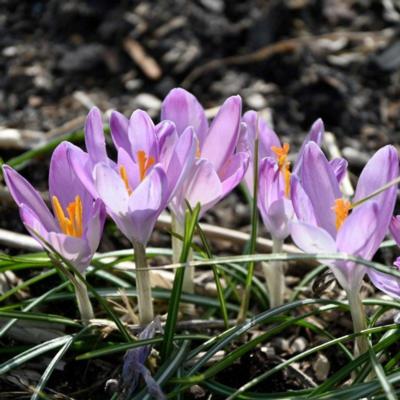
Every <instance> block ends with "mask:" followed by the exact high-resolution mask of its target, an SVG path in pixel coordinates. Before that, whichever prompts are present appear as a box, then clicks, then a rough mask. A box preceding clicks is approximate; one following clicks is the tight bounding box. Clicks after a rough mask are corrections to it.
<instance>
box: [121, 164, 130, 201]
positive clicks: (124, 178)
mask: <svg viewBox="0 0 400 400" xmlns="http://www.w3.org/2000/svg"><path fill="white" fill-rule="evenodd" d="M119 174H120V175H121V178H122V180H123V181H124V184H125V188H126V191H127V192H128V194H129V195H131V194H132V189H131V187H130V186H129V181H128V174H127V173H126V168H125V167H124V166H123V165H120V167H119Z"/></svg>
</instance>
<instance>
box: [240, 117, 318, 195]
mask: <svg viewBox="0 0 400 400" xmlns="http://www.w3.org/2000/svg"><path fill="white" fill-rule="evenodd" d="M242 121H243V123H245V124H246V128H247V129H245V130H242V134H241V136H240V140H239V144H238V148H239V149H240V150H241V151H246V152H248V153H249V154H250V163H249V164H250V165H249V168H248V169H247V172H246V174H245V178H244V181H245V183H246V185H247V188H248V190H249V192H250V193H252V192H253V171H254V167H253V160H254V142H255V139H256V135H257V134H258V139H259V144H258V160H259V162H260V167H261V162H262V160H263V159H264V158H266V157H269V158H271V159H272V160H275V161H276V162H277V163H278V164H279V168H280V170H281V171H282V172H283V173H284V174H286V178H285V179H286V182H288V177H289V176H290V174H289V172H290V170H291V168H290V162H289V161H288V156H289V150H290V146H289V144H288V143H281V141H280V140H279V137H278V136H277V134H276V133H275V132H274V131H273V130H272V129H271V128H270V126H269V125H268V123H267V122H266V121H265V120H264V119H263V118H260V117H259V116H258V115H257V113H256V112H255V111H252V110H250V111H247V112H246V113H245V114H244V115H243V118H242ZM257 121H258V127H257ZM323 135H324V124H323V122H322V120H321V119H317V120H316V121H315V122H314V123H313V125H312V126H311V129H310V131H309V133H308V135H307V136H306V138H305V139H304V142H303V144H302V146H301V148H300V151H299V153H298V156H297V158H296V161H295V163H294V166H293V170H292V172H293V173H294V174H297V173H298V171H299V170H300V166H301V160H302V155H303V152H304V148H305V145H306V144H307V143H308V142H311V141H313V142H315V143H317V144H318V145H321V142H322V138H323ZM286 186H287V185H286ZM286 190H287V191H288V188H286Z"/></svg>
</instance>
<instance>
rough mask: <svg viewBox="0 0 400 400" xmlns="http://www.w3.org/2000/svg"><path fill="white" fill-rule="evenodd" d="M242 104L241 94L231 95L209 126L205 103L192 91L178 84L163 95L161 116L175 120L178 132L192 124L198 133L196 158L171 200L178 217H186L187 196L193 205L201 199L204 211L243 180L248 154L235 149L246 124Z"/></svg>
mask: <svg viewBox="0 0 400 400" xmlns="http://www.w3.org/2000/svg"><path fill="white" fill-rule="evenodd" d="M241 108H242V101H241V98H240V97H239V96H232V97H229V98H228V99H227V100H226V101H225V102H224V104H223V105H222V106H221V108H220V110H219V112H218V114H217V115H216V117H215V118H214V120H213V121H212V123H211V125H210V126H209V125H208V121H207V118H206V115H205V112H204V109H203V107H202V106H201V105H200V103H199V102H198V101H197V99H196V97H194V96H193V95H192V94H191V93H189V92H187V91H186V90H184V89H181V88H177V89H173V90H171V91H170V92H169V94H168V95H167V96H166V98H165V99H164V101H163V104H162V108H161V119H162V120H163V121H167V120H169V121H172V122H174V123H175V126H176V129H177V134H178V135H179V136H181V135H183V134H184V132H185V130H187V129H188V127H191V128H192V129H193V130H194V132H195V133H196V137H197V151H196V156H197V160H196V162H195V164H194V165H193V167H192V169H191V171H190V173H189V174H188V176H187V179H185V180H184V182H183V184H182V186H181V187H180V189H179V190H178V191H177V194H176V196H175V197H174V199H173V201H172V202H171V204H170V207H171V209H172V211H173V212H174V213H175V215H176V216H177V217H178V219H180V220H182V219H183V216H184V210H185V200H187V201H188V202H189V204H190V205H192V206H195V205H196V204H197V203H200V204H201V214H204V213H205V212H206V211H207V210H209V209H210V208H211V207H212V206H214V205H215V204H216V203H217V202H218V201H219V200H221V199H222V198H223V197H224V196H226V195H227V194H228V193H230V192H231V191H232V190H233V189H234V188H235V186H236V185H238V184H239V182H240V181H241V180H242V178H243V175H244V173H245V172H246V169H247V165H248V154H247V152H244V151H243V152H242V151H240V152H236V151H235V149H236V146H237V144H238V140H239V134H240V131H241V129H243V128H244V127H243V126H242V125H241V121H240V117H241Z"/></svg>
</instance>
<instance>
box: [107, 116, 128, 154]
mask: <svg viewBox="0 0 400 400" xmlns="http://www.w3.org/2000/svg"><path fill="white" fill-rule="evenodd" d="M128 126H129V119H128V118H126V117H125V116H124V115H122V114H121V113H119V112H118V111H113V112H112V113H111V117H110V130H111V137H112V140H113V142H114V146H115V148H117V149H118V148H119V147H122V148H123V149H124V150H125V151H126V152H128V153H130V152H131V151H132V148H131V143H130V141H129V137H128Z"/></svg>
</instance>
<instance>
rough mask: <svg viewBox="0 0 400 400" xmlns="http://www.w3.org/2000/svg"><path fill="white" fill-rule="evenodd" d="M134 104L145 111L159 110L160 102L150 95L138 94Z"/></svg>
mask: <svg viewBox="0 0 400 400" xmlns="http://www.w3.org/2000/svg"><path fill="white" fill-rule="evenodd" d="M135 102H136V104H137V106H138V107H139V108H144V109H147V110H159V109H160V108H161V100H160V99H158V98H157V97H156V96H153V95H152V94H150V93H140V94H139V95H138V96H137V97H136V98H135Z"/></svg>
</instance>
